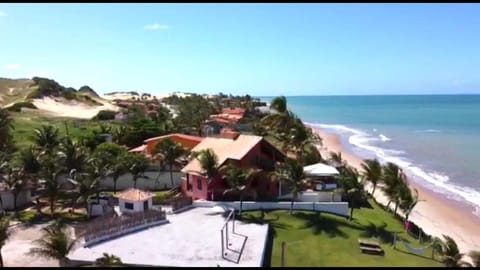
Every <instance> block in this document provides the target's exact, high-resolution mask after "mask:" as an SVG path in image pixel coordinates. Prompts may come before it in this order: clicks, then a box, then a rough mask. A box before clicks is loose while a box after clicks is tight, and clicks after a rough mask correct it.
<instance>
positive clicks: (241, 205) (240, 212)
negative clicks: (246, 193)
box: [238, 192, 243, 215]
mask: <svg viewBox="0 0 480 270" xmlns="http://www.w3.org/2000/svg"><path fill="white" fill-rule="evenodd" d="M242 209H243V192H240V211H239V212H238V213H239V214H240V215H241V214H242Z"/></svg>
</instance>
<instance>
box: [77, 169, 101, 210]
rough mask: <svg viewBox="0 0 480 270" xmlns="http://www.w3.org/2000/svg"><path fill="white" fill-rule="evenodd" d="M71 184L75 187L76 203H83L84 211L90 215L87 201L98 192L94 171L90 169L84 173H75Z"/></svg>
mask: <svg viewBox="0 0 480 270" xmlns="http://www.w3.org/2000/svg"><path fill="white" fill-rule="evenodd" d="M71 180H73V181H72V182H73V183H74V184H75V185H76V194H75V195H76V196H75V197H74V198H73V199H74V201H76V202H79V201H80V202H83V204H84V207H85V211H86V212H87V214H88V215H90V212H91V211H90V209H89V203H88V199H89V198H90V196H91V195H93V194H95V193H96V192H97V191H98V185H99V178H98V174H96V173H95V171H94V170H92V169H90V170H87V172H84V173H76V174H75V175H73V176H72V179H71Z"/></svg>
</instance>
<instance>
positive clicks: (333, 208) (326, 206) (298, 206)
mask: <svg viewBox="0 0 480 270" xmlns="http://www.w3.org/2000/svg"><path fill="white" fill-rule="evenodd" d="M217 205H218V206H223V207H227V208H234V209H235V210H239V209H240V202H239V201H235V202H215V201H194V202H193V206H195V207H214V206H217ZM290 206H291V202H252V201H244V202H243V205H242V210H259V209H285V210H289V209H290ZM293 209H294V210H311V211H319V212H328V213H333V214H337V215H341V216H349V211H348V203H347V202H294V203H293Z"/></svg>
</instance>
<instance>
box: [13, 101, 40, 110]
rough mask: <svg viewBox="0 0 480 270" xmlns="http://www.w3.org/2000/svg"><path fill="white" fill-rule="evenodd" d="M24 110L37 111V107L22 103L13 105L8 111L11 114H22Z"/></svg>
mask: <svg viewBox="0 0 480 270" xmlns="http://www.w3.org/2000/svg"><path fill="white" fill-rule="evenodd" d="M22 108H29V109H37V107H36V106H35V105H34V104H33V103H31V102H27V101H22V102H17V103H15V104H13V105H12V106H10V107H8V108H7V110H9V111H11V112H20V111H21V110H22Z"/></svg>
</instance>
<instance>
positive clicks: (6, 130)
mask: <svg viewBox="0 0 480 270" xmlns="http://www.w3.org/2000/svg"><path fill="white" fill-rule="evenodd" d="M11 129H13V119H12V118H11V117H10V114H9V113H8V111H7V110H6V109H2V108H0V151H6V150H8V149H10V148H11V147H12V135H11V134H10V130H11Z"/></svg>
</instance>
